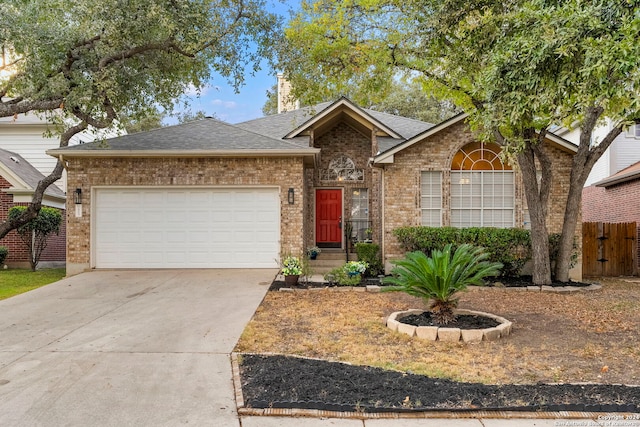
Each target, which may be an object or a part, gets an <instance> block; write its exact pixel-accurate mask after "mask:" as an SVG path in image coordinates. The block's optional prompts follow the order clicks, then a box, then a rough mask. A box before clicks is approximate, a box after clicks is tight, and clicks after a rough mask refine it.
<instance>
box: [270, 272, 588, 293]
mask: <svg viewBox="0 0 640 427" xmlns="http://www.w3.org/2000/svg"><path fill="white" fill-rule="evenodd" d="M367 285H378V286H384V285H382V284H381V283H380V279H378V278H372V277H367V278H365V279H363V280H362V282H360V284H358V285H354V286H347V287H363V286H367ZM341 286H344V285H340V284H337V283H329V282H305V281H304V280H300V281H299V282H298V284H297V285H296V286H294V287H293V288H294V289H310V288H325V287H341ZM485 286H489V287H491V286H500V287H502V286H504V287H506V288H524V287H527V286H534V285H533V280H532V277H531V276H518V277H500V278H496V279H493V280H491V281H488V282H487V283H486V285H485ZM549 286H552V287H554V288H555V287H561V286H574V287H587V286H591V283H584V282H574V281H569V282H559V281H553V282H552V283H551V285H549ZM290 287H291V286H290V285H287V284H286V283H285V282H284V281H282V280H275V281H274V282H273V283H271V286H270V287H269V290H270V291H278V290H280V288H290Z"/></svg>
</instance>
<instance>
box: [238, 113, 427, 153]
mask: <svg viewBox="0 0 640 427" xmlns="http://www.w3.org/2000/svg"><path fill="white" fill-rule="evenodd" d="M334 104H335V102H323V103H321V104H317V105H314V106H312V107H304V108H300V109H298V110H293V111H287V112H284V113H280V114H273V115H270V116H265V117H260V118H258V119H253V120H249V121H246V122H241V123H237V124H236V126H238V127H241V128H243V129H247V130H250V131H252V132H256V133H259V134H263V135H269V136H271V137H272V138H278V139H280V138H283V137H284V136H285V135H287V134H288V133H289V132H291V131H292V130H294V129H296V128H298V127H299V126H301V125H303V124H304V123H306V122H307V121H309V120H310V119H312V118H313V117H314V116H315V115H317V114H318V113H321V112H322V111H324V110H325V109H327V108H329V107H331V106H332V105H334ZM361 110H362V111H363V112H365V113H366V114H369V115H370V116H371V117H373V118H374V119H376V120H378V121H379V122H381V123H382V124H384V125H385V126H387V127H389V128H391V129H393V130H394V131H396V132H397V133H399V134H400V135H401V136H402V137H403V138H404V139H409V138H411V137H413V136H415V135H418V134H419V133H422V132H424V131H425V130H427V129H429V128H431V127H433V126H434V125H433V124H432V123H427V122H423V121H420V120H415V119H410V118H407V117H401V116H396V115H394V114H388V113H382V112H380V111H376V110H371V109H368V108H361ZM294 140H295V138H293V139H291V141H294ZM307 141H308V140H307V139H304V143H305V144H306V143H307ZM394 141H395V144H399V143H400V142H403V141H402V140H398V139H395V140H394ZM395 144H394V145H395Z"/></svg>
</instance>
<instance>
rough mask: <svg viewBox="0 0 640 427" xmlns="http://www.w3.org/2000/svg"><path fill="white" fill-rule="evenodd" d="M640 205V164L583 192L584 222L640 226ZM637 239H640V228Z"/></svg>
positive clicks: (627, 168) (635, 164)
mask: <svg viewBox="0 0 640 427" xmlns="http://www.w3.org/2000/svg"><path fill="white" fill-rule="evenodd" d="M636 126H637V125H636ZM638 134H639V135H640V132H638ZM639 201H640V162H637V163H634V164H632V165H631V166H628V167H626V168H624V169H622V170H621V171H619V172H617V173H615V174H613V175H611V176H609V177H608V178H605V179H603V180H601V181H598V182H596V183H594V184H593V185H590V186H588V187H585V188H584V189H583V190H582V220H583V221H584V222H611V223H619V222H635V223H636V224H638V225H640V202H639ZM603 207H606V209H603ZM637 237H638V238H640V227H639V228H638V234H637ZM639 251H640V249H639ZM639 255H640V252H639ZM638 267H640V264H639V265H638Z"/></svg>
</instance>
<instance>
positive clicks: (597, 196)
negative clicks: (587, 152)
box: [582, 180, 640, 223]
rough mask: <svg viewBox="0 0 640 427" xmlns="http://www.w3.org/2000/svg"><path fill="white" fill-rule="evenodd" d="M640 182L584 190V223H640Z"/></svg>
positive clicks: (592, 187)
mask: <svg viewBox="0 0 640 427" xmlns="http://www.w3.org/2000/svg"><path fill="white" fill-rule="evenodd" d="M638 201H640V180H634V181H628V182H624V183H622V184H617V185H613V186H611V187H607V188H604V187H596V186H593V185H592V186H589V187H585V188H584V189H583V190H582V219H583V221H584V222H637V223H640V202H638Z"/></svg>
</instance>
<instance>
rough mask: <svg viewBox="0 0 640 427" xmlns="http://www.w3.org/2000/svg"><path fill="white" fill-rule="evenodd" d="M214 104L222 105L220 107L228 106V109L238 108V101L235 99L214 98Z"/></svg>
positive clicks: (212, 102)
mask: <svg viewBox="0 0 640 427" xmlns="http://www.w3.org/2000/svg"><path fill="white" fill-rule="evenodd" d="M211 104H212V105H216V106H220V107H224V108H228V109H232V108H237V107H238V103H237V102H235V101H224V100H222V99H214V100H212V101H211Z"/></svg>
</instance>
